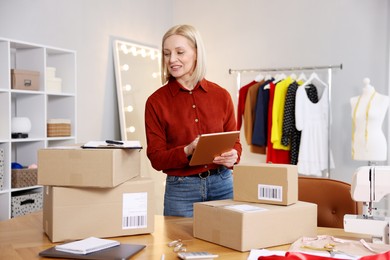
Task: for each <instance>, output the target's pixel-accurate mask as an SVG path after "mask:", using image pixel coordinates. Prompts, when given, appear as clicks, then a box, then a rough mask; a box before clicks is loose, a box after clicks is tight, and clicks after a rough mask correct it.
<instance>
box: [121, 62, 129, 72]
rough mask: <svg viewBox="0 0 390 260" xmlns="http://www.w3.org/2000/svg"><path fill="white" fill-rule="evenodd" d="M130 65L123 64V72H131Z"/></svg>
mask: <svg viewBox="0 0 390 260" xmlns="http://www.w3.org/2000/svg"><path fill="white" fill-rule="evenodd" d="M129 68H130V67H129V64H123V65H122V70H124V71H128V70H129Z"/></svg>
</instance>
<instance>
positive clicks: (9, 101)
mask: <svg viewBox="0 0 390 260" xmlns="http://www.w3.org/2000/svg"><path fill="white" fill-rule="evenodd" d="M48 67H51V68H54V71H55V73H54V76H53V74H52V73H51V74H50V73H48V69H47V68H48ZM11 69H16V70H28V71H35V72H39V87H38V90H21V89H14V88H13V87H12V84H11ZM76 71H77V70H76V52H75V51H72V50H65V49H61V48H55V47H51V46H44V45H40V44H34V43H28V42H23V41H16V40H11V39H5V38H0V125H1V127H0V149H1V151H2V156H3V158H1V157H0V184H1V182H2V183H3V185H2V186H1V185H0V209H1V210H0V221H1V220H6V219H9V218H11V206H12V205H11V201H12V199H11V198H12V196H13V194H14V193H18V192H20V191H33V190H34V191H36V190H37V189H38V191H39V189H41V188H42V187H41V186H39V185H36V186H31V187H23V188H11V163H12V162H18V163H19V164H21V165H23V166H28V165H31V164H37V159H38V158H37V151H38V150H39V149H42V148H46V147H52V146H62V145H70V144H74V143H76V140H77V138H76V133H77V128H76V93H77V87H76V83H77V80H76V75H77V74H76ZM53 77H55V78H56V80H57V79H60V81H61V83H60V85H59V87H60V88H57V89H53V88H52V84H51V82H50V81H49V80H48V79H49V78H50V79H53ZM23 88H24V87H23ZM13 117H27V118H28V119H29V120H30V122H31V130H30V132H29V133H28V138H11V132H12V118H13ZM53 118H63V119H69V120H70V121H71V136H64V137H47V120H48V119H53Z"/></svg>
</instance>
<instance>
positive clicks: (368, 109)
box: [350, 78, 390, 162]
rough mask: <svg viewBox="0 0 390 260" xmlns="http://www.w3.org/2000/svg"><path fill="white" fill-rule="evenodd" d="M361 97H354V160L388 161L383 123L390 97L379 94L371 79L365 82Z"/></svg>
mask: <svg viewBox="0 0 390 260" xmlns="http://www.w3.org/2000/svg"><path fill="white" fill-rule="evenodd" d="M363 82H364V87H363V91H362V94H361V95H360V96H356V97H352V98H351V100H350V103H351V107H352V159H354V160H358V161H369V162H371V161H385V160H387V141H386V137H385V135H384V133H383V131H382V123H383V121H384V119H385V115H386V112H387V110H388V107H389V103H390V102H389V101H390V99H389V97H388V96H385V95H382V94H379V93H378V92H376V90H375V88H374V87H373V86H372V85H370V79H369V78H365V79H364V80H363Z"/></svg>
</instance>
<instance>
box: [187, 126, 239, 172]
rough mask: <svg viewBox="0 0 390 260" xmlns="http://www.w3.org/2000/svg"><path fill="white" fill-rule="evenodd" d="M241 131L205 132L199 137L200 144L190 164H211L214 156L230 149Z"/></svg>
mask: <svg viewBox="0 0 390 260" xmlns="http://www.w3.org/2000/svg"><path fill="white" fill-rule="evenodd" d="M239 136H240V131H231V132H220V133H211V134H203V135H201V136H200V137H199V141H198V144H197V146H196V148H195V151H194V153H193V154H192V157H191V160H190V165H191V166H194V165H202V164H210V163H212V162H213V160H214V158H215V157H216V156H218V155H220V154H222V153H224V152H227V151H230V150H231V149H232V148H233V147H234V144H235V143H236V141H237V139H238V138H239Z"/></svg>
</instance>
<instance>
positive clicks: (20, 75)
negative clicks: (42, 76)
mask: <svg viewBox="0 0 390 260" xmlns="http://www.w3.org/2000/svg"><path fill="white" fill-rule="evenodd" d="M11 87H12V88H13V89H22V90H39V71H30V70H16V69H11Z"/></svg>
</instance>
